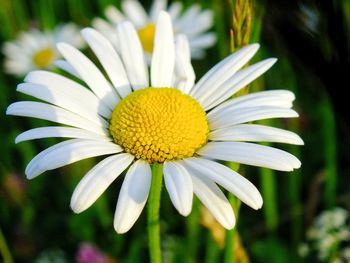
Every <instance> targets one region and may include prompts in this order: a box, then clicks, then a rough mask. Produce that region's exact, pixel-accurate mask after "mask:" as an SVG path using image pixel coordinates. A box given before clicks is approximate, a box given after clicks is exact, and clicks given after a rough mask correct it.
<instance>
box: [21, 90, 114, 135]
mask: <svg viewBox="0 0 350 263" xmlns="http://www.w3.org/2000/svg"><path fill="white" fill-rule="evenodd" d="M17 91H18V92H22V93H24V94H27V95H30V96H33V97H35V98H38V99H41V100H43V101H45V102H49V103H52V104H54V105H56V106H59V107H61V108H64V109H66V110H67V111H70V112H73V113H75V114H77V115H79V116H81V117H84V118H85V119H88V120H90V121H91V122H93V123H95V124H96V125H98V126H101V127H104V128H108V126H109V124H108V122H107V121H106V120H105V119H104V118H102V117H101V116H99V115H98V114H94V112H93V111H92V110H91V108H90V106H89V105H87V104H86V103H85V102H84V101H83V102H81V100H83V99H84V98H83V97H80V98H79V97H77V96H75V95H76V94H74V92H69V90H68V89H67V87H60V88H58V89H55V88H53V87H52V86H42V85H38V84H32V83H21V84H19V85H18V86H17Z"/></svg>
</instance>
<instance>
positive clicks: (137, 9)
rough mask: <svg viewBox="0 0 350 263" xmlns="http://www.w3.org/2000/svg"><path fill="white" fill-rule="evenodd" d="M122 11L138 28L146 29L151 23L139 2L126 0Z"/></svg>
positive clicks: (123, 2)
mask: <svg viewBox="0 0 350 263" xmlns="http://www.w3.org/2000/svg"><path fill="white" fill-rule="evenodd" d="M122 9H123V11H124V13H125V14H126V16H127V17H128V19H129V20H130V21H131V22H132V23H133V24H134V25H135V26H136V28H140V27H144V26H145V25H146V24H147V23H148V22H149V19H148V15H147V13H146V11H145V9H144V8H143V6H142V5H141V4H140V3H139V1H136V0H124V1H122Z"/></svg>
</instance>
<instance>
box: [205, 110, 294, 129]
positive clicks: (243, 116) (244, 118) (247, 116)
mask: <svg viewBox="0 0 350 263" xmlns="http://www.w3.org/2000/svg"><path fill="white" fill-rule="evenodd" d="M298 116H299V115H298V113H297V112H296V111H294V110H292V109H285V108H279V107H271V106H261V107H250V108H243V109H237V110H235V109H233V110H232V111H231V110H223V111H222V112H220V114H217V115H216V116H214V117H211V116H210V117H208V123H209V127H210V130H216V129H221V128H225V127H229V126H233V125H236V124H241V123H245V122H250V121H257V120H264V119H272V118H295V117H298Z"/></svg>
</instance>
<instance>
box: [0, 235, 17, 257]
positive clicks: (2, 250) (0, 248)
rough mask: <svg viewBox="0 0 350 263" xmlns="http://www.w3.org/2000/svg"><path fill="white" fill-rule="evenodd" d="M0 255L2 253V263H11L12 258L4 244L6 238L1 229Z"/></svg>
mask: <svg viewBox="0 0 350 263" xmlns="http://www.w3.org/2000/svg"><path fill="white" fill-rule="evenodd" d="M0 255H2V259H3V260H4V263H13V262H14V261H13V259H12V256H11V252H10V250H9V248H8V246H7V244H6V240H5V237H4V234H3V233H2V230H1V229H0Z"/></svg>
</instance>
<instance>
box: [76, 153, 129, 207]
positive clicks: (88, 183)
mask: <svg viewBox="0 0 350 263" xmlns="http://www.w3.org/2000/svg"><path fill="white" fill-rule="evenodd" d="M133 159H134V156H132V155H130V154H128V153H121V154H117V155H113V156H110V157H107V158H105V159H104V160H103V161H101V162H99V163H98V164H97V165H95V166H94V167H93V168H92V169H91V170H90V171H89V172H88V173H87V174H86V175H85V176H84V177H83V179H82V180H81V181H80V182H79V184H78V185H77V187H76V188H75V190H74V192H73V195H72V198H71V202H70V206H71V208H72V210H73V211H74V212H75V213H81V212H82V211H84V210H86V209H88V208H89V207H90V206H91V205H92V204H93V203H94V202H95V201H96V200H97V198H99V197H100V196H101V195H102V193H103V192H104V191H105V190H106V189H107V187H108V186H109V185H110V184H111V183H112V182H113V181H114V180H115V179H116V178H117V177H118V176H119V175H120V174H121V173H122V172H123V171H124V170H125V169H126V168H127V167H128V166H129V165H130V163H131V162H132V161H133Z"/></svg>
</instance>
